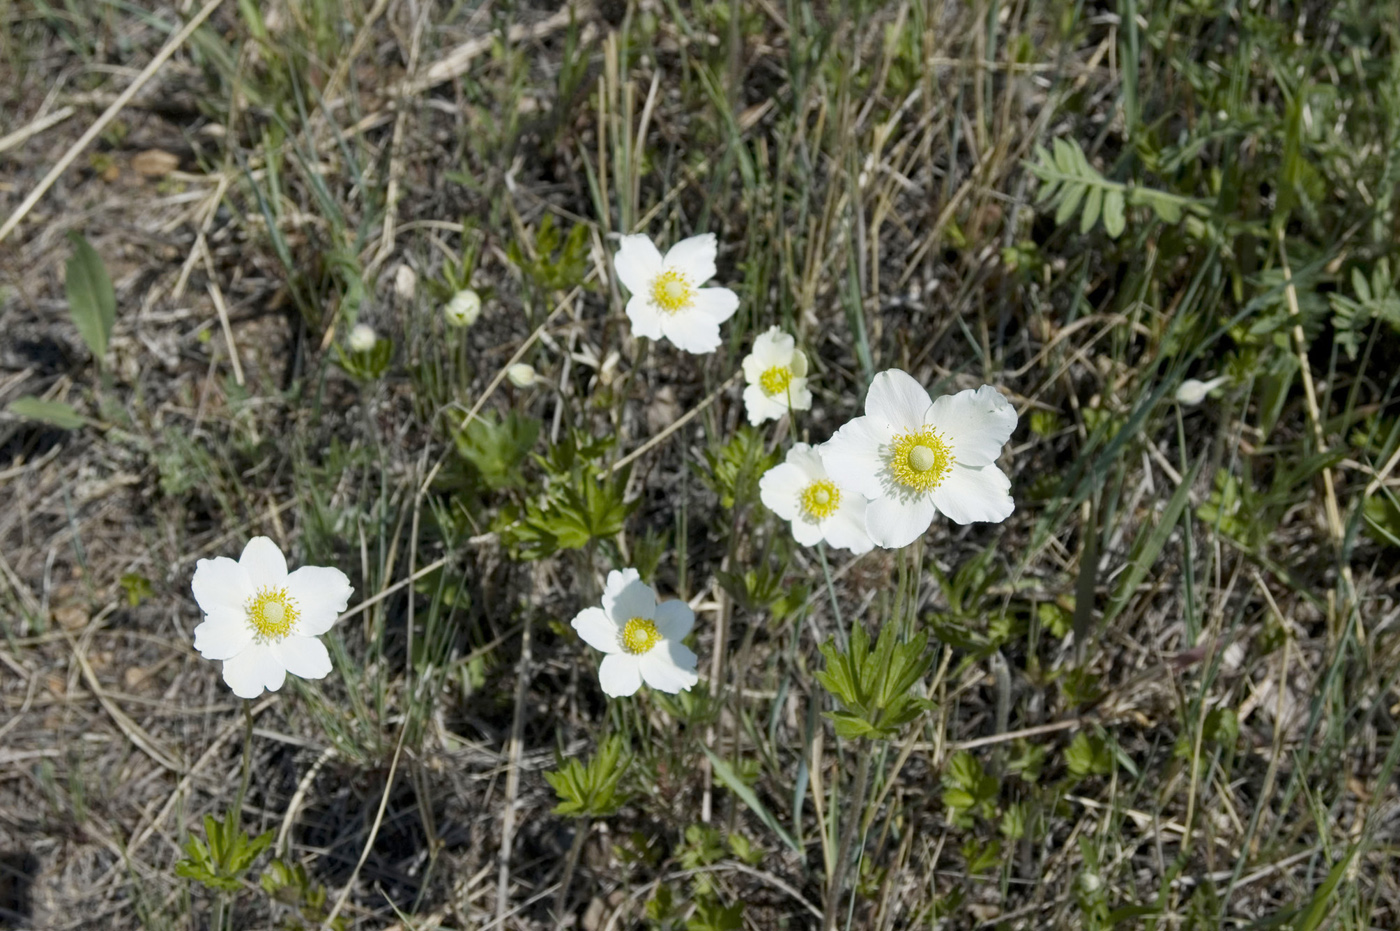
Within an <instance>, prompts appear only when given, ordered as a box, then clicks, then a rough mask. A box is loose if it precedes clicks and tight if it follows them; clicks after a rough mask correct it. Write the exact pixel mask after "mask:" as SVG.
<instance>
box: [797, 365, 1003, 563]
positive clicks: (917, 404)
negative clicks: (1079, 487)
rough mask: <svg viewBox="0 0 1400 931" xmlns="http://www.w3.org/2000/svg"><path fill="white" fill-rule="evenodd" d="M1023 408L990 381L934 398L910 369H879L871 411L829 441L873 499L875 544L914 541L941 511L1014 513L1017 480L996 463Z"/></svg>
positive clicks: (841, 469) (842, 470)
mask: <svg viewBox="0 0 1400 931" xmlns="http://www.w3.org/2000/svg"><path fill="white" fill-rule="evenodd" d="M1014 429H1016V410H1015V408H1013V407H1012V406H1011V404H1010V402H1008V401H1007V400H1006V398H1004V397H1003V396H1002V395H1001V392H999V391H997V390H996V389H995V388H993V387H991V386H990V385H983V386H982V387H981V388H978V389H976V390H975V391H974V390H967V391H960V392H958V393H957V394H953V395H945V396H943V397H941V398H939V399H938V400H936V401H934V400H932V399H930V398H929V394H928V392H927V391H926V390H925V389H924V387H923V386H922V385H920V384H919V383H918V382H917V381H915V380H914V379H913V378H911V377H910V376H909V375H908V374H907V373H905V372H901V371H900V370H899V369H889V370H888V371H884V372H881V373H880V374H878V375H876V376H875V379H874V381H872V382H871V384H870V391H869V392H868V393H867V394H866V396H865V416H864V417H857V418H855V419H854V420H852V421H851V422H849V423H847V424H846V425H845V426H843V427H841V429H839V430H837V431H836V434H835V435H834V436H833V437H832V438H831V439H830V440H828V441H827V442H826V443H825V444H824V445H823V446H822V447H821V451H822V462H823V463H824V464H825V465H826V469H827V472H828V473H829V474H830V475H831V477H832V478H833V479H834V480H835V481H836V482H838V483H839V484H842V485H843V486H845V485H849V486H850V487H851V488H853V489H854V490H855V491H857V492H859V493H860V494H863V495H865V496H866V497H867V498H869V499H870V504H869V506H868V507H867V508H866V511H865V526H866V530H867V532H869V534H870V538H871V539H872V540H874V541H875V543H876V545H878V546H883V547H887V548H891V549H893V548H898V547H901V546H905V545H907V544H909V543H912V542H914V541H915V540H917V539H918V538H919V537H920V536H922V535H923V533H924V531H926V530H928V528H929V525H930V524H931V523H933V518H934V516H935V515H937V514H938V513H939V512H942V513H944V514H946V515H948V517H949V518H951V519H952V520H953V521H954V522H956V523H959V524H968V523H972V522H973V521H992V522H1000V521H1003V520H1006V518H1008V517H1010V516H1011V512H1012V511H1013V510H1014V509H1015V507H1016V505H1015V502H1013V501H1012V500H1011V480H1010V479H1008V478H1007V477H1006V475H1005V473H1003V472H1002V471H1001V470H1000V469H998V468H997V466H996V460H997V457H998V456H1000V455H1001V448H1002V447H1003V446H1004V445H1006V442H1007V441H1008V440H1009V439H1011V431H1012V430H1014Z"/></svg>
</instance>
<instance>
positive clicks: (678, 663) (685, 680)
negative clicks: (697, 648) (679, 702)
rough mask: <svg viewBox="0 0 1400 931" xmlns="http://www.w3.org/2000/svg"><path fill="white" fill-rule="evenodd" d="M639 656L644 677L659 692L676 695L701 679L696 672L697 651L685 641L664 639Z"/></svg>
mask: <svg viewBox="0 0 1400 931" xmlns="http://www.w3.org/2000/svg"><path fill="white" fill-rule="evenodd" d="M639 658H640V659H641V662H640V663H639V664H638V665H639V667H640V669H641V673H642V678H643V679H645V680H646V683H647V685H649V686H651V687H652V688H654V689H656V690H657V691H659V692H669V693H670V694H672V695H674V694H675V693H677V692H683V691H685V690H686V689H688V688H690V687H691V686H692V685H694V684H695V683H697V682H699V681H700V677H699V676H698V675H696V673H695V666H696V662H697V660H696V656H695V652H694V651H693V650H691V649H690V647H688V646H686V645H685V644H684V643H677V642H676V641H674V640H663V641H662V642H661V643H659V644H657V645H656V648H655V649H652V650H649V651H648V652H646V653H643V654H642V655H641V657H639Z"/></svg>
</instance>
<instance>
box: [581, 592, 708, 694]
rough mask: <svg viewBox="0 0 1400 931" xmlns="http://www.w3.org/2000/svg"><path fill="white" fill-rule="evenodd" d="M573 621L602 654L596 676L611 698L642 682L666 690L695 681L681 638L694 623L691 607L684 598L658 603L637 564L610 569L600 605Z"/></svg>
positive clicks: (691, 659)
mask: <svg viewBox="0 0 1400 931" xmlns="http://www.w3.org/2000/svg"><path fill="white" fill-rule="evenodd" d="M572 624H573V627H574V630H576V631H578V635H579V636H580V637H582V638H583V640H584V642H585V643H587V644H588V645H589V646H591V647H593V649H595V650H601V651H602V652H603V653H605V654H607V655H606V656H604V657H603V663H602V665H601V666H599V667H598V681H599V682H600V683H601V684H602V686H603V692H604V693H605V694H607V695H608V696H610V697H612V698H619V697H621V696H624V695H631V694H633V693H634V692H636V691H637V689H639V688H641V685H642V682H643V681H645V682H646V684H647V685H649V686H651V687H652V688H654V689H657V690H659V691H662V692H670V693H671V694H675V693H676V692H683V691H685V690H687V689H689V688H690V687H691V686H692V685H694V684H695V683H696V682H699V681H700V677H699V676H698V675H696V673H695V665H696V658H695V653H694V652H693V651H692V650H691V649H690V647H688V646H686V645H685V644H684V643H681V638H682V637H684V636H685V635H686V634H688V633H690V628H691V627H693V626H695V612H694V611H692V610H690V605H688V604H686V603H685V602H684V601H674V600H673V601H663V602H661V603H660V604H657V601H656V592H655V591H653V590H652V588H651V586H649V585H644V584H643V583H642V581H641V576H640V575H639V574H638V572H637V570H636V569H623V570H622V571H621V572H618V571H617V570H615V569H614V570H613V571H612V572H609V573H608V582H607V585H606V586H604V588H603V606H602V607H601V608H584V609H583V610H582V611H580V612H579V613H578V615H577V616H576V617H575V618H574V619H573V621H572Z"/></svg>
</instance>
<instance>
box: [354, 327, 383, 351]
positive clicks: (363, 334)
mask: <svg viewBox="0 0 1400 931" xmlns="http://www.w3.org/2000/svg"><path fill="white" fill-rule="evenodd" d="M377 342H379V337H378V336H377V335H376V334H375V332H374V328H373V327H370V326H366V325H365V324H363V323H357V324H355V328H354V329H353V330H351V331H350V348H351V349H353V350H355V351H356V352H369V351H370V350H371V349H373V348H374V344H375V343H377Z"/></svg>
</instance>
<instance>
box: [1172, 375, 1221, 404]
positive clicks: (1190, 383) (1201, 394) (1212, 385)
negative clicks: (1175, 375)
mask: <svg viewBox="0 0 1400 931" xmlns="http://www.w3.org/2000/svg"><path fill="white" fill-rule="evenodd" d="M1229 380H1230V379H1229V376H1226V375H1221V376H1219V377H1218V378H1212V379H1211V380H1210V381H1197V380H1196V379H1194V378H1188V379H1186V380H1185V381H1184V382H1182V383H1181V387H1180V388H1177V389H1176V402H1177V403H1178V404H1184V405H1186V406H1187V407H1194V406H1195V405H1197V404H1200V403H1201V402H1202V401H1204V400H1205V399H1206V396H1207V395H1208V394H1210V393H1211V392H1212V391H1214V390H1215V389H1216V388H1219V387H1220V386H1221V385H1223V384H1225V383H1226V382H1227V381H1229Z"/></svg>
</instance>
